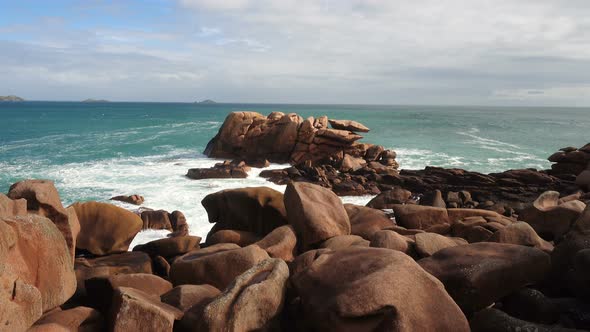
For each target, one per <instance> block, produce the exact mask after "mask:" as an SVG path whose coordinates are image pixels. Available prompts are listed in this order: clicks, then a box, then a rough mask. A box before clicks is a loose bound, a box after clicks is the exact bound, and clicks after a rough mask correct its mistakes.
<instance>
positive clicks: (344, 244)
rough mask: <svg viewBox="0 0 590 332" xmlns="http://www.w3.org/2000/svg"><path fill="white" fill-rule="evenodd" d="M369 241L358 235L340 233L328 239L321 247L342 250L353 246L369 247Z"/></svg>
mask: <svg viewBox="0 0 590 332" xmlns="http://www.w3.org/2000/svg"><path fill="white" fill-rule="evenodd" d="M369 244H370V242H369V241H367V240H365V239H363V238H362V237H360V236H358V235H338V236H334V237H331V238H329V239H327V240H326V241H324V242H322V243H321V244H320V245H319V248H327V249H331V250H340V249H344V248H348V247H351V246H358V247H368V246H369Z"/></svg>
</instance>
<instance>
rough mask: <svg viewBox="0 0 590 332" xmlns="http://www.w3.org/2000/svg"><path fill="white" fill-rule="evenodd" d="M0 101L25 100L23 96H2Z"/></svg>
mask: <svg viewBox="0 0 590 332" xmlns="http://www.w3.org/2000/svg"><path fill="white" fill-rule="evenodd" d="M0 101H25V100H24V99H23V98H21V97H18V96H13V95H10V96H0Z"/></svg>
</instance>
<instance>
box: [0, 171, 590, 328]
mask: <svg viewBox="0 0 590 332" xmlns="http://www.w3.org/2000/svg"><path fill="white" fill-rule="evenodd" d="M451 196H452V197H451V198H453V199H455V195H451ZM456 196H457V197H458V199H459V200H461V201H462V204H464V205H469V204H468V202H469V196H468V194H467V193H466V192H459V193H458V194H457V195H456ZM404 200H405V201H406V202H405V203H404ZM410 200H412V196H411V195H410V194H409V192H406V191H403V190H395V191H391V192H388V195H386V196H384V195H381V196H378V197H376V198H375V199H374V200H373V201H371V202H370V203H369V204H368V206H358V205H353V204H342V202H341V200H340V199H339V198H338V196H337V195H336V194H335V193H334V192H333V191H332V190H330V189H329V188H325V187H323V186H319V185H316V184H312V183H308V182H290V183H289V184H288V185H287V188H286V190H285V192H284V193H281V192H278V191H276V190H273V189H270V188H267V187H251V188H241V189H230V190H224V191H220V192H215V193H212V194H210V195H208V196H206V197H205V198H204V199H203V200H202V202H201V204H202V205H203V206H204V207H205V209H206V211H207V214H208V216H209V221H210V222H211V223H213V224H214V226H213V228H212V229H211V231H210V232H209V234H208V235H207V238H206V239H205V241H204V242H203V241H202V239H201V238H200V237H197V236H191V235H187V234H186V233H178V230H179V229H178V228H179V227H181V228H182V226H181V225H183V222H184V225H186V220H184V217H183V216H182V214H181V213H180V212H178V211H175V212H173V213H168V212H166V211H153V210H140V211H138V213H132V212H129V211H127V210H124V209H122V208H119V207H116V206H114V205H110V204H106V203H98V202H84V203H76V204H74V205H72V206H70V207H64V206H63V205H62V203H61V201H60V199H59V195H58V193H57V190H55V187H54V186H53V183H52V182H50V181H46V180H26V181H22V182H19V183H16V184H15V185H13V186H12V187H11V188H10V191H9V192H8V194H7V195H2V194H0V249H1V250H0V263H1V264H0V326H2V329H4V330H9V331H27V330H28V331H72V330H75V331H104V330H109V331H349V330H354V331H375V330H385V331H418V330H419V331H470V330H471V331H518V330H535V331H578V330H585V329H589V328H590V320H589V319H588V317H590V283H589V281H590V273H589V270H588V262H590V245H589V243H590V207H588V206H587V204H588V203H589V201H588V199H587V198H585V196H584V195H583V194H582V193H581V192H580V193H577V194H575V195H570V196H563V195H560V193H559V192H551V191H550V192H545V193H542V194H541V195H539V197H537V198H536V200H535V201H534V202H532V203H531V204H527V207H526V208H525V209H524V211H526V213H523V214H522V215H520V216H519V218H516V217H514V216H512V217H507V216H504V215H502V214H499V213H497V212H494V211H490V210H483V209H478V208H474V207H473V206H468V207H462V208H461V207H447V206H443V204H446V202H445V200H444V199H442V196H441V195H439V196H438V197H432V199H430V203H429V204H428V205H427V204H426V203H425V202H426V200H425V201H422V205H420V204H413V203H409V201H410ZM447 200H448V199H447ZM375 206H381V207H385V208H386V209H387V211H390V214H391V213H392V214H393V215H394V218H391V215H390V214H388V213H387V212H384V211H383V210H381V209H378V208H375ZM146 227H155V228H158V227H164V228H166V229H172V230H177V232H174V233H173V236H171V237H167V238H164V239H159V240H155V241H152V242H149V243H146V244H142V245H138V246H136V247H135V248H132V249H133V251H128V250H129V243H130V241H131V239H133V237H134V236H135V235H136V234H137V232H138V231H139V230H140V229H142V228H146ZM168 227H169V228H168Z"/></svg>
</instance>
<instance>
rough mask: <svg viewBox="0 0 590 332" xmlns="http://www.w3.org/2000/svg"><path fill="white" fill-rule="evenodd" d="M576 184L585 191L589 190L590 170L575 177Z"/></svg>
mask: <svg viewBox="0 0 590 332" xmlns="http://www.w3.org/2000/svg"><path fill="white" fill-rule="evenodd" d="M576 184H577V185H578V186H579V187H580V188H582V189H584V190H586V191H588V190H590V169H585V170H583V171H582V172H581V173H580V174H578V176H576Z"/></svg>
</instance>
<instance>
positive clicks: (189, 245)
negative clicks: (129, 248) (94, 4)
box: [133, 235, 201, 258]
mask: <svg viewBox="0 0 590 332" xmlns="http://www.w3.org/2000/svg"><path fill="white" fill-rule="evenodd" d="M200 242H201V238H200V237H198V236H191V235H187V236H175V237H168V238H164V239H158V240H154V241H151V242H148V243H145V244H139V245H137V246H135V247H134V248H133V251H143V252H145V253H147V254H148V255H150V256H152V257H154V256H162V257H168V258H169V257H174V256H178V255H184V254H186V253H187V252H189V251H192V250H195V249H199V243H200Z"/></svg>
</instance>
